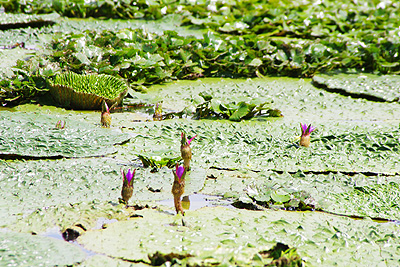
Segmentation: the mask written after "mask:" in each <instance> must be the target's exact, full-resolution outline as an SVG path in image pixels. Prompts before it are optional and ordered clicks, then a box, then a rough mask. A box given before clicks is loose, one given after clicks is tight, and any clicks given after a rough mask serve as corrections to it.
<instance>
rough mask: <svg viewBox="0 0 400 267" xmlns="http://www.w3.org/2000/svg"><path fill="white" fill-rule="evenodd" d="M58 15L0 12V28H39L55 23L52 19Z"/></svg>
mask: <svg viewBox="0 0 400 267" xmlns="http://www.w3.org/2000/svg"><path fill="white" fill-rule="evenodd" d="M58 17H60V16H59V15H58V14H56V13H53V14H47V15H25V14H5V13H3V14H1V16H0V30H8V29H18V28H28V27H31V28H40V27H42V26H46V25H53V24H55V22H54V20H55V19H57V18H58Z"/></svg>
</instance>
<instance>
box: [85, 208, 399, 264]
mask: <svg viewBox="0 0 400 267" xmlns="http://www.w3.org/2000/svg"><path fill="white" fill-rule="evenodd" d="M138 213H139V214H141V215H142V216H143V218H137V219H132V220H129V221H124V222H116V223H113V224H111V225H109V226H108V227H107V229H104V230H94V231H87V232H86V233H85V234H84V235H82V236H80V237H79V238H78V242H79V243H81V244H83V245H84V247H85V248H87V249H90V250H93V251H95V252H98V253H104V254H106V255H108V256H111V257H114V258H119V259H125V260H130V261H145V262H147V263H150V262H149V261H150V260H149V258H148V256H149V255H153V254H154V253H157V252H159V253H162V254H168V253H177V254H179V255H181V256H185V255H186V257H185V258H184V261H185V262H186V263H187V264H190V265H192V264H199V265H207V264H215V265H220V264H223V263H224V264H231V265H240V266H247V265H254V264H255V265H264V264H265V263H263V262H257V261H256V260H255V259H256V258H257V257H256V255H257V254H259V253H260V252H262V251H265V250H268V249H270V248H271V247H272V245H273V244H274V243H275V242H276V240H279V241H280V242H282V243H285V244H287V245H289V246H290V247H295V248H297V251H298V253H299V255H301V257H304V259H306V263H307V264H310V265H318V266H331V265H332V264H339V265H341V264H352V265H357V264H359V265H365V264H367V265H368V264H371V263H373V264H374V265H378V264H380V263H383V262H385V261H387V260H388V261H390V262H393V263H394V262H396V261H398V260H400V257H399V256H398V254H397V246H396V245H395V244H396V243H397V242H398V241H399V238H400V236H399V235H398V234H396V233H395V231H396V226H395V225H394V224H379V223H376V222H372V221H369V220H353V219H349V218H344V217H337V216H333V215H328V214H321V213H316V212H307V213H298V212H284V211H262V212H257V211H247V210H234V209H226V208H203V209H200V210H197V211H187V212H186V214H185V217H184V218H183V220H184V221H185V225H186V226H182V217H179V216H178V217H176V216H171V215H169V214H166V213H164V212H159V211H155V210H141V211H138ZM371 233H372V234H371ZM389 244H390V245H389ZM328 248H329V249H328ZM339 251H340V257H338V252H339ZM367 251H368V253H367ZM382 251H384V254H382V253H381V252H382ZM189 255H191V256H194V257H190V256H189ZM354 255H359V256H358V257H354Z"/></svg>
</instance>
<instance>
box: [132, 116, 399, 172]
mask: <svg viewBox="0 0 400 267" xmlns="http://www.w3.org/2000/svg"><path fill="white" fill-rule="evenodd" d="M319 127H320V128H317V129H322V128H324V129H332V124H330V123H328V125H326V126H325V125H324V124H322V123H321V124H320V125H319ZM363 127H365V128H363ZM363 127H361V126H356V127H355V126H348V125H341V124H338V123H336V124H335V127H334V128H335V132H327V130H324V133H322V131H318V130H316V131H314V132H313V133H312V136H311V146H310V148H304V147H299V145H298V141H296V136H299V135H300V129H299V126H298V124H297V123H296V124H293V125H286V124H280V125H279V124H274V123H269V122H267V123H265V122H257V121H253V122H251V123H240V124H235V125H232V124H229V123H226V122H218V121H205V120H203V121H188V120H181V121H165V122H163V124H162V125H160V124H158V123H156V122H149V123H137V124H135V129H133V130H132V131H133V133H134V134H137V136H136V137H135V139H134V140H131V142H130V143H129V144H128V146H127V148H128V147H130V146H131V147H135V149H136V151H135V152H136V153H142V152H144V151H147V152H148V153H149V152H152V151H157V150H160V149H166V150H167V149H171V148H173V147H176V149H178V148H179V143H178V141H179V132H180V131H187V132H188V133H190V134H189V135H192V136H193V135H194V134H197V135H198V136H199V138H198V140H196V142H195V143H194V144H193V147H192V153H193V158H192V161H193V162H195V164H198V165H199V166H204V167H207V166H214V167H220V168H232V169H237V168H238V167H240V168H242V169H250V170H278V171H290V172H296V171H298V170H303V171H316V172H329V171H343V172H349V173H357V172H364V173H367V172H373V173H387V174H395V173H397V172H398V168H397V165H398V164H400V159H399V157H398V156H397V155H398V151H399V148H398V145H397V144H398V136H399V135H400V128H398V127H393V128H392V129H388V130H386V131H385V132H381V131H380V130H379V129H377V128H376V127H371V126H369V125H364V126H363ZM355 129H356V130H355ZM338 132H340V134H338ZM160 136H163V142H162V143H161V144H160V142H159V140H158V138H159V137H160ZM127 153H130V152H127ZM166 156H168V157H169V156H172V157H173V155H172V154H171V155H166Z"/></svg>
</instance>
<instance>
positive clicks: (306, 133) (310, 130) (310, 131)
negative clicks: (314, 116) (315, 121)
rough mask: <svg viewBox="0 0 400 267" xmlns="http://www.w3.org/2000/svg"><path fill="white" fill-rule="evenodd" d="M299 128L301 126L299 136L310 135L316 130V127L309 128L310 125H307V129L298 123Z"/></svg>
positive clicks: (304, 125)
mask: <svg viewBox="0 0 400 267" xmlns="http://www.w3.org/2000/svg"><path fill="white" fill-rule="evenodd" d="M300 126H301V135H310V134H311V133H312V132H313V131H314V130H315V129H316V128H317V127H314V126H311V124H310V125H308V127H307V124H302V123H300Z"/></svg>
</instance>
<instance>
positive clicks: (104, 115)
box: [101, 101, 111, 128]
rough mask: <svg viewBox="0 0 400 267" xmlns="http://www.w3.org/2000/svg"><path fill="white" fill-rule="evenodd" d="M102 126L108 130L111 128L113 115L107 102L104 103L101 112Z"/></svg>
mask: <svg viewBox="0 0 400 267" xmlns="http://www.w3.org/2000/svg"><path fill="white" fill-rule="evenodd" d="M101 125H103V126H104V127H107V128H109V127H110V126H111V113H110V109H109V108H108V105H107V102H106V101H103V107H102V111H101Z"/></svg>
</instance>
